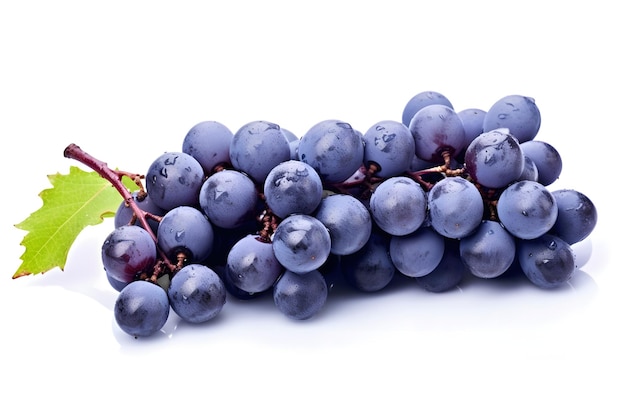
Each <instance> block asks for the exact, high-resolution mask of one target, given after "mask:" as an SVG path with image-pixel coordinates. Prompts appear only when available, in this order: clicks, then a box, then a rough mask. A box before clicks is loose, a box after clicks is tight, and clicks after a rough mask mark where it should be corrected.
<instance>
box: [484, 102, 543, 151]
mask: <svg viewBox="0 0 626 417" xmlns="http://www.w3.org/2000/svg"><path fill="white" fill-rule="evenodd" d="M540 126H541V113H540V112H539V108H538V107H537V104H536V103H535V100H534V99H533V98H531V97H526V96H522V95H519V94H513V95H509V96H506V97H503V98H501V99H499V100H498V101H496V102H495V103H494V104H493V105H492V106H491V107H490V108H489V110H487V113H486V114H485V118H484V121H483V131H484V132H488V131H490V130H493V129H499V128H503V127H505V128H507V129H509V131H510V132H511V135H513V136H514V137H515V138H517V140H519V142H520V143H523V142H527V141H529V140H532V139H534V138H535V136H536V135H537V132H539V127H540Z"/></svg>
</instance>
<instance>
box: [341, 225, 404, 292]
mask: <svg viewBox="0 0 626 417" xmlns="http://www.w3.org/2000/svg"><path fill="white" fill-rule="evenodd" d="M341 270H342V272H343V276H344V278H345V280H346V282H348V283H349V284H350V285H351V286H353V287H354V288H356V289H358V290H360V291H364V292H376V291H380V290H382V289H383V288H385V287H387V285H389V283H391V281H392V279H393V277H394V275H395V273H396V268H395V266H394V265H393V262H392V261H391V257H390V256H389V236H388V235H386V234H384V233H380V232H377V231H373V232H372V233H371V234H370V238H369V239H368V241H367V243H366V244H365V246H363V247H362V248H361V249H359V250H358V251H356V252H355V253H352V254H349V255H345V256H343V257H342V258H341Z"/></svg>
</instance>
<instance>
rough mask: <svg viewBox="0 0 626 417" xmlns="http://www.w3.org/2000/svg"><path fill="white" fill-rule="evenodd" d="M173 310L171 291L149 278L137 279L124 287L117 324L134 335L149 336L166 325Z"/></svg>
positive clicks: (118, 302) (117, 304)
mask: <svg viewBox="0 0 626 417" xmlns="http://www.w3.org/2000/svg"><path fill="white" fill-rule="evenodd" d="M169 313H170V303H169V299H168V297H167V292H165V290H164V289H163V288H161V287H160V286H158V285H157V284H153V283H151V282H148V281H133V282H131V283H129V284H128V285H127V286H126V287H124V289H122V290H121V291H120V293H119V294H118V296H117V299H116V300H115V305H114V307H113V315H114V318H115V322H116V323H117V325H118V326H119V327H120V329H122V331H124V332H125V333H127V334H129V335H131V336H134V337H136V338H137V337H149V336H152V335H153V334H155V333H157V332H158V331H159V330H161V329H162V328H163V326H164V325H165V322H166V321H167V319H168V317H169Z"/></svg>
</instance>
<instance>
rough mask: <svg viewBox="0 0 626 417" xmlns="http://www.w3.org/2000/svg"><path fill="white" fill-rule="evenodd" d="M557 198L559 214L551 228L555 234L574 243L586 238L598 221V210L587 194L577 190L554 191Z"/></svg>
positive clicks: (551, 231)
mask: <svg viewBox="0 0 626 417" xmlns="http://www.w3.org/2000/svg"><path fill="white" fill-rule="evenodd" d="M552 195H553V196H554V199H555V200H556V206H557V208H558V215H557V217H556V222H555V223H554V226H553V227H552V229H551V230H550V234H552V235H555V236H558V237H560V238H561V239H563V240H564V241H566V242H567V243H569V244H570V245H573V244H574V243H578V242H580V241H582V240H584V239H586V238H587V237H588V236H589V235H590V234H591V232H592V231H593V229H594V228H595V227H596V223H597V222H598V211H597V209H596V206H595V205H594V204H593V202H592V201H591V200H590V199H589V197H587V196H586V195H585V194H583V193H581V192H580V191H576V190H570V189H565V190H556V191H552Z"/></svg>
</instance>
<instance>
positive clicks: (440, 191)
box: [428, 177, 484, 239]
mask: <svg viewBox="0 0 626 417" xmlns="http://www.w3.org/2000/svg"><path fill="white" fill-rule="evenodd" d="M428 207H429V210H430V224H431V226H432V227H433V229H435V231H437V233H439V234H440V235H442V236H445V237H448V238H454V239H460V238H462V237H465V236H467V235H469V234H470V233H472V232H473V231H474V230H475V229H476V228H477V227H478V226H479V225H480V222H481V221H482V219H483V214H484V205H483V199H482V196H481V195H480V192H479V191H478V189H477V188H476V186H474V184H472V183H471V182H469V181H468V180H466V179H464V178H461V177H447V178H444V179H443V180H441V181H439V182H438V183H436V184H435V185H434V186H433V187H432V188H431V189H430V191H429V192H428Z"/></svg>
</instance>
